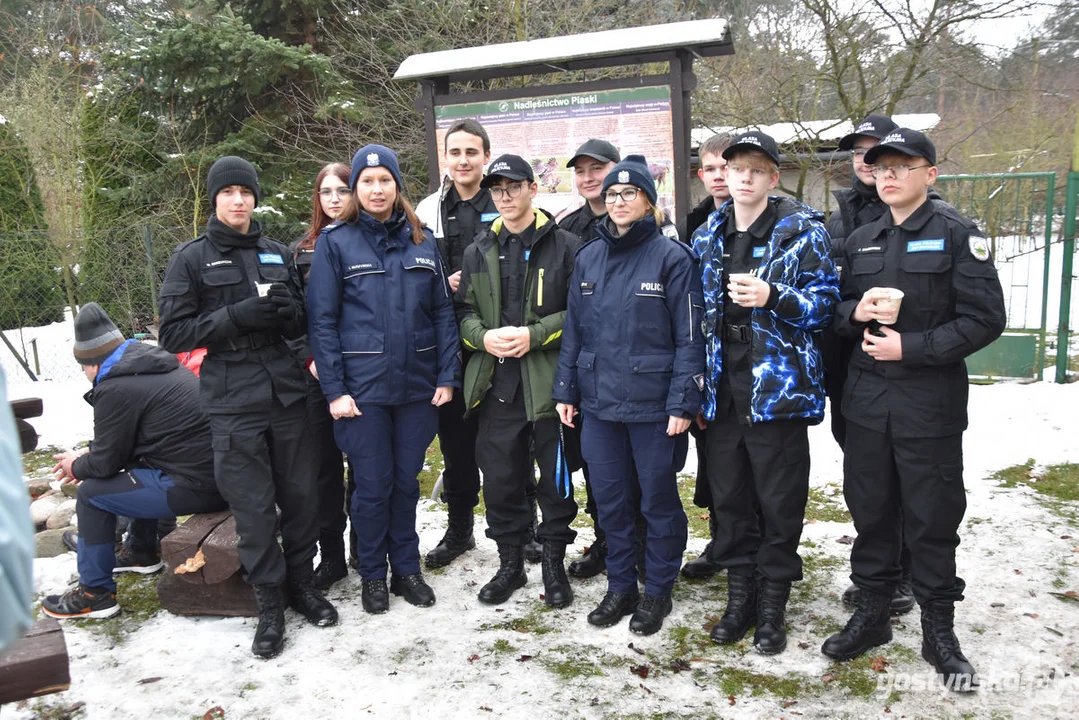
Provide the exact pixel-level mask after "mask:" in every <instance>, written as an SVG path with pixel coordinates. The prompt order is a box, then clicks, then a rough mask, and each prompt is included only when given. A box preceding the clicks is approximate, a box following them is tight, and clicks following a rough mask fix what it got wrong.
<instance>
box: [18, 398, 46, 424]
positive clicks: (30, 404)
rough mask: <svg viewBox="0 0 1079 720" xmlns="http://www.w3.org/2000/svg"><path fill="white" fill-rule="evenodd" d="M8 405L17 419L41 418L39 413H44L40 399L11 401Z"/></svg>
mask: <svg viewBox="0 0 1079 720" xmlns="http://www.w3.org/2000/svg"><path fill="white" fill-rule="evenodd" d="M10 403H11V412H12V414H14V415H15V417H17V418H23V419H25V418H36V417H41V413H42V412H44V411H45V404H44V403H43V402H41V398H22V399H21V400H11V401H10Z"/></svg>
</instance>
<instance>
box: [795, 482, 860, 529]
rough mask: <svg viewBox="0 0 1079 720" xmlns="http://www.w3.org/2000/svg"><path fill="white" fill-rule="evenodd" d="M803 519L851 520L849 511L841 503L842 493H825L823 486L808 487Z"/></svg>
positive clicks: (818, 520)
mask: <svg viewBox="0 0 1079 720" xmlns="http://www.w3.org/2000/svg"><path fill="white" fill-rule="evenodd" d="M837 498H838V499H837ZM805 519H806V520H812V521H816V522H851V517H850V513H849V512H848V511H847V508H846V506H845V505H844V504H843V494H842V493H840V494H838V495H831V494H827V493H825V491H824V488H819V487H811V488H809V499H808V501H807V502H806V512H805Z"/></svg>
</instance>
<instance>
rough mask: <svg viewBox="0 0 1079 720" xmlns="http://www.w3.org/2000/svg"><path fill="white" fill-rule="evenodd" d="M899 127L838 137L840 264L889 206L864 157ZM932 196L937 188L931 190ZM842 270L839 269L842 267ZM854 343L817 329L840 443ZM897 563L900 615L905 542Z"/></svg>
mask: <svg viewBox="0 0 1079 720" xmlns="http://www.w3.org/2000/svg"><path fill="white" fill-rule="evenodd" d="M897 127H898V126H897V125H896V124H895V123H894V122H892V119H891V118H890V117H888V116H887V115H875V114H874V115H867V116H866V118H865V119H864V120H862V121H861V122H860V123H858V125H857V126H856V127H855V128H854V132H852V133H850V134H849V135H845V136H843V138H842V139H841V140H840V141H839V149H840V150H850V152H851V170H852V172H853V174H854V176H853V179H852V180H851V186H850V187H849V188H845V189H840V190H836V191H835V192H833V193H832V194H833V195H835V199H836V202H837V203H838V204H839V207H838V208H837V209H835V210H833V211H832V214H831V215H830V216H829V217H828V224H827V227H828V234H829V235H831V237H832V259H833V260H834V261H835V262H836V265H837V266H839V267H840V268H842V264H843V263H842V257H843V246H844V244H845V243H846V240H847V236H848V235H850V234H851V233H852V232H854V231H855V230H856V229H858V228H860V227H862V226H863V225H868V224H869V223H872V222H876V221H877V220H879V219H880V218H882V217H883V216H884V215H885V214H887V213H888V212H889V210H888V206H887V205H885V204H884V202H883V201H882V200H881V199H880V196H879V195H878V194H877V180H876V178H874V177H873V166H872V165H870V164H869V163H867V162H866V161H865V156H866V153H868V152H869V150H870V149H871V148H873V147H874V146H876V145H877V144H878V143H879V142H880V139H881V138H882V137H884V136H885V135H887V134H888V133H890V132H892V131H893V130H895V129H896V128H897ZM931 192H932V191H931ZM934 196H935V193H933V194H932V195H930V197H934ZM840 272H841V273H842V270H840ZM854 345H855V341H854V340H852V339H850V338H842V337H839V336H838V335H837V334H836V333H835V331H834V330H832V329H831V328H829V329H827V330H825V331H824V332H823V333H821V337H820V346H821V352H822V353H823V354H824V380H825V387H826V389H827V391H828V404H829V408H830V416H831V423H832V437H834V438H835V441H836V442H837V443H839V447H841V448H842V447H843V445H844V442H845V441H846V437H847V421H846V420H845V419H844V418H843V383H844V382H845V381H846V379H847V365H848V364H849V363H850V356H851V353H852V352H853V351H854ZM899 564H900V567H901V568H902V576H901V577H900V580H899V584H898V585H896V586H895V595H893V596H892V604H891V613H892V615H904V614H906V613H908V612H910V611H911V610H913V609H914V591H913V590H912V589H911V586H910V550H908V549H907V548H906V546H904V547H903V550H902V552H901V553H900V558H899ZM843 604H844V605H847V606H848V607H855V606H857V604H858V586H857V585H851V586H850V587H848V588H847V589H846V590H845V591H844V592H843Z"/></svg>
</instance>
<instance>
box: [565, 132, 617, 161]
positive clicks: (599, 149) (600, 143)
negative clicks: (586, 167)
mask: <svg viewBox="0 0 1079 720" xmlns="http://www.w3.org/2000/svg"><path fill="white" fill-rule="evenodd" d="M582 158H592V159H593V160H599V161H600V162H601V163H609V162H615V163H616V162H621V161H622V156H621V155H619V154H618V148H616V147H615V146H614V145H612V144H611V143H609V142H607V141H606V140H598V139H596V138H592V139H591V140H586V141H585V143H584V144H583V145H581V147H579V148H577V152H575V153H573V157H571V158H570V160H569V162H568V163H566V167H568V168H571V167H573V166H574V165H576V164H577V161H578V160H580V159H582Z"/></svg>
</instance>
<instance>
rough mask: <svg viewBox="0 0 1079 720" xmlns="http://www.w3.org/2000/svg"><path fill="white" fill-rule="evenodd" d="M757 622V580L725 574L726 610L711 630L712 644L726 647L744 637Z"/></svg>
mask: <svg viewBox="0 0 1079 720" xmlns="http://www.w3.org/2000/svg"><path fill="white" fill-rule="evenodd" d="M755 622H757V580H756V578H754V577H753V576H752V575H736V574H735V573H732V572H730V571H728V572H727V609H726V610H724V611H723V617H722V618H720V619H719V622H717V623H716V625H715V627H713V628H712V635H711V637H712V642H717V643H721V644H723V645H728V644H730V643H736V642H738V641H739V640H741V639H742V638H744V637H745V636H746V633H747V632H748V631H749V628H750V626H751V625H753V623H755Z"/></svg>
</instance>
